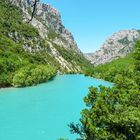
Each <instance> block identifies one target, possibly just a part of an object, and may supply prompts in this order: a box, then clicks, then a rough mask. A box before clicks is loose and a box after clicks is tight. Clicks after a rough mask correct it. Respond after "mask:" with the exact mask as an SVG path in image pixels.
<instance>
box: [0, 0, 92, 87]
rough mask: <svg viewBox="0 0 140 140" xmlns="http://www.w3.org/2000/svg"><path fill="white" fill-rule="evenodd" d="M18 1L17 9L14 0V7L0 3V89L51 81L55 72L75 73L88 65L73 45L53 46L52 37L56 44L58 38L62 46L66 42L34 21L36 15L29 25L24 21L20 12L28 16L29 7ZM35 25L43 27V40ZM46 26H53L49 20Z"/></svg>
mask: <svg viewBox="0 0 140 140" xmlns="http://www.w3.org/2000/svg"><path fill="white" fill-rule="evenodd" d="M20 2H21V3H20V6H17V5H18V0H17V1H16V0H14V4H12V2H11V3H10V0H6V1H3V0H2V1H0V87H9V86H16V87H17V86H18V87H19V86H29V85H36V84H38V83H40V82H44V81H47V80H48V79H50V78H52V77H53V76H55V75H56V73H57V71H59V72H60V73H78V72H81V71H82V70H83V69H84V68H85V67H88V66H89V65H90V64H89V62H88V61H87V60H86V59H85V58H84V56H83V55H82V53H81V52H80V51H79V50H78V48H77V47H76V46H74V47H73V48H75V50H74V49H73V48H65V47H64V46H63V45H62V46H60V45H58V44H55V43H54V42H53V39H56V37H57V40H58V41H59V38H61V39H62V40H63V41H61V42H62V43H64V42H67V41H66V40H65V39H64V38H62V37H60V36H61V34H59V35H58V33H56V31H55V29H51V27H47V25H45V23H44V24H43V23H42V22H39V21H41V19H40V20H39V21H37V19H35V17H36V18H37V15H36V16H35V17H34V19H32V21H30V23H29V22H28V21H26V20H25V19H24V18H25V17H24V16H23V15H24V14H25V13H24V12H25V11H23V9H24V10H25V9H26V10H27V11H26V14H28V16H29V15H30V14H31V12H29V11H30V10H31V9H30V8H31V7H30V6H29V5H28V4H27V5H26V3H24V2H26V0H24V1H20ZM16 4H17V5H16ZM40 5H41V4H40ZM40 5H39V6H40ZM42 5H43V4H42ZM26 6H28V7H26ZM43 6H46V8H48V9H47V10H50V11H49V13H46V14H48V16H51V15H52V14H55V13H53V12H56V11H54V10H53V8H51V7H50V6H48V5H43ZM52 11H53V12H52ZM28 12H29V13H28ZM51 17H53V18H56V17H54V16H51ZM50 20H51V19H50ZM52 20H54V19H52ZM43 21H44V20H43ZM59 22H60V21H59ZM35 23H38V24H39V25H42V26H43V25H45V26H44V28H43V30H44V31H45V30H47V31H46V32H45V33H44V34H45V35H46V38H43V37H42V36H41V35H40V31H39V29H38V28H37V27H36V26H33V25H32V24H35ZM49 24H51V25H52V26H53V24H54V23H51V21H49ZM55 24H57V23H55ZM51 25H50V26H51ZM67 33H68V31H67ZM69 34H70V33H69ZM54 35H55V36H54ZM63 35H64V33H63ZM58 36H59V38H58ZM67 38H68V37H67ZM69 45H70V44H69ZM78 51H79V52H78ZM38 77H39V78H38Z"/></svg>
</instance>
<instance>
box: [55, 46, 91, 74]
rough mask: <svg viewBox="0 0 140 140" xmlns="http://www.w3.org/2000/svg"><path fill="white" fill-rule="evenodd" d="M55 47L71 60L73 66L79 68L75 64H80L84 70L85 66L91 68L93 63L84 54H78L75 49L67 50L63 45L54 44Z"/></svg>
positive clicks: (65, 57)
mask: <svg viewBox="0 0 140 140" xmlns="http://www.w3.org/2000/svg"><path fill="white" fill-rule="evenodd" d="M54 47H55V48H56V49H57V50H58V52H59V53H60V54H61V56H62V57H63V58H64V59H65V60H67V61H68V62H70V63H71V64H72V68H75V69H77V68H76V67H75V66H80V69H82V72H83V71H84V70H85V68H90V67H91V64H90V62H89V61H88V60H86V59H85V57H84V56H83V54H78V53H76V52H75V51H73V50H70V49H68V50H66V49H65V48H63V47H60V46H58V45H56V44H54Z"/></svg>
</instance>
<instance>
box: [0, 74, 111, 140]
mask: <svg viewBox="0 0 140 140" xmlns="http://www.w3.org/2000/svg"><path fill="white" fill-rule="evenodd" d="M101 84H102V85H104V86H112V84H111V83H109V82H106V81H103V80H98V79H93V78H90V77H85V76H84V75H79V74H77V75H59V76H56V77H55V78H54V79H53V80H52V81H49V82H47V83H44V84H40V85H37V86H33V87H27V88H6V89H0V140H58V139H59V138H67V139H69V140H75V139H76V138H77V137H78V136H77V135H73V134H71V133H70V131H69V127H68V124H69V123H70V122H75V123H77V122H79V118H80V111H81V110H82V109H83V108H85V104H84V102H83V97H84V96H86V95H87V93H88V87H90V86H94V87H97V86H99V85H101Z"/></svg>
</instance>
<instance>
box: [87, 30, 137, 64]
mask: <svg viewBox="0 0 140 140" xmlns="http://www.w3.org/2000/svg"><path fill="white" fill-rule="evenodd" d="M139 39H140V31H139V30H135V29H132V30H121V31H119V32H117V33H114V34H113V35H112V36H111V37H109V38H108V39H107V40H106V41H105V42H104V43H103V45H102V46H101V48H100V50H98V51H96V52H95V53H88V54H85V56H86V58H87V59H89V60H90V61H91V63H92V64H94V65H100V64H104V63H107V62H110V61H112V60H114V59H117V58H120V57H124V56H126V55H127V54H129V53H130V52H132V50H133V48H134V44H135V43H136V41H137V40H139Z"/></svg>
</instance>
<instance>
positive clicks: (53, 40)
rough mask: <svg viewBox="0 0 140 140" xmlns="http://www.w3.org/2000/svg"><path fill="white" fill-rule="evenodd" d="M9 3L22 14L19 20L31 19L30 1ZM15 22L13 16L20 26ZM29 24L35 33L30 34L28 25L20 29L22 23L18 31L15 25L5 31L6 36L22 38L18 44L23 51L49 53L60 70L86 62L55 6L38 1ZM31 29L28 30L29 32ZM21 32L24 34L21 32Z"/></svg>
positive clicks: (70, 70)
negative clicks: (26, 27)
mask: <svg viewBox="0 0 140 140" xmlns="http://www.w3.org/2000/svg"><path fill="white" fill-rule="evenodd" d="M12 5H15V6H16V7H15V8H16V9H17V10H18V9H19V11H20V13H18V11H17V14H19V16H20V14H22V17H20V19H18V20H21V21H19V22H23V23H24V24H26V23H28V20H29V19H31V11H32V1H31V0H12ZM9 16H10V15H9ZM15 16H16V15H15ZM13 18H14V17H13ZM9 22H10V21H9ZM17 22H18V21H16V20H15V23H16V24H17V26H20V25H18V24H19V23H17ZM29 24H30V25H28V26H30V27H31V28H32V29H31V30H36V33H37V35H34V36H30V35H29V34H28V32H29V31H28V29H25V30H24V27H21V28H23V30H24V31H21V32H19V31H18V29H17V28H19V27H17V28H16V29H14V30H12V31H9V32H8V37H9V38H11V39H12V40H13V41H15V42H16V43H18V42H21V41H22V44H21V45H22V47H23V48H24V50H25V51H26V52H30V53H32V54H33V53H34V54H35V53H40V52H42V51H43V53H46V55H48V56H49V57H53V59H54V61H56V63H58V65H59V67H60V71H61V70H62V71H67V72H72V71H73V72H78V71H81V70H82V65H83V64H84V63H85V64H88V61H87V60H86V59H85V58H84V56H83V54H82V53H81V51H80V50H79V48H78V47H77V44H76V42H75V40H74V38H73V36H72V34H71V33H70V32H69V31H68V30H67V29H66V28H65V27H64V26H63V24H62V22H61V16H60V13H59V12H58V11H57V10H56V9H54V8H52V7H51V6H50V5H48V4H43V3H38V4H37V8H36V12H35V17H34V18H33V20H32V21H31V22H30V23H29ZM32 26H33V27H34V28H35V29H33V27H32ZM11 28H12V27H11ZM31 30H30V32H32V31H31ZM23 32H24V35H25V36H26V37H25V36H23ZM48 63H51V62H48Z"/></svg>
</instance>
